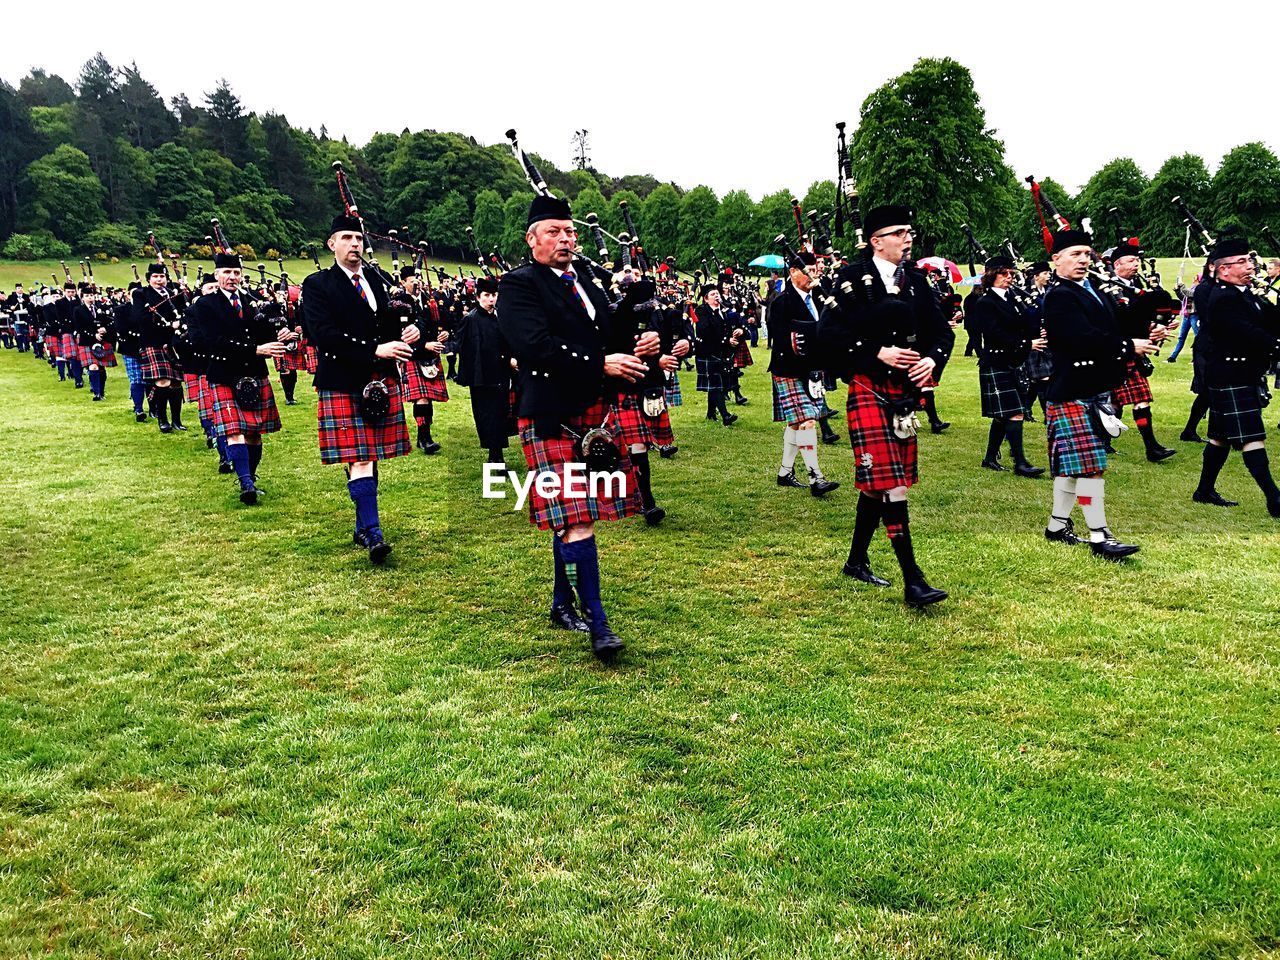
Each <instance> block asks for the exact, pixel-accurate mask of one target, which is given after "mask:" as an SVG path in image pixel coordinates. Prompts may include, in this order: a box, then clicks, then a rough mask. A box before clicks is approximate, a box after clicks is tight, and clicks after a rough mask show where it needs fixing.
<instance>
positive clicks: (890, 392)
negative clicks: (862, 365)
mask: <svg viewBox="0 0 1280 960" xmlns="http://www.w3.org/2000/svg"><path fill="white" fill-rule="evenodd" d="M872 391H874V393H873V392H872ZM876 394H878V395H879V396H881V397H884V398H885V399H887V400H901V399H902V398H904V397H905V396H906V389H905V388H904V387H902V386H900V385H898V384H892V383H886V382H885V381H882V380H872V379H871V378H869V377H865V376H863V375H862V374H858V375H856V376H855V377H854V378H853V381H852V382H851V383H850V384H849V402H848V405H847V407H846V410H847V416H846V422H847V423H848V426H849V441H850V443H851V444H852V445H853V482H854V486H856V487H857V488H858V489H859V490H861V491H862V492H863V493H884V492H885V491H886V490H892V489H893V488H894V487H910V486H912V485H913V484H915V483H916V482H917V481H919V479H920V471H919V466H918V464H917V457H918V452H919V448H918V445H917V443H916V438H915V437H909V438H907V439H906V440H901V439H899V438H898V437H897V436H896V435H895V434H894V432H893V416H892V414H891V413H890V412H889V411H888V410H887V409H885V408H884V407H882V406H881V405H880V402H879V401H878V400H877V399H876V396H875V395H876Z"/></svg>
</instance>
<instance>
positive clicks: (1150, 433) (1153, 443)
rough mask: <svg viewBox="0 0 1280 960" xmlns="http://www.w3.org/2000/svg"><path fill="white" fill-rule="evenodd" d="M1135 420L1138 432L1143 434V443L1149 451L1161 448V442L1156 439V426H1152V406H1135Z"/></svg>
mask: <svg viewBox="0 0 1280 960" xmlns="http://www.w3.org/2000/svg"><path fill="white" fill-rule="evenodd" d="M1133 422H1134V424H1135V425H1136V426H1137V428H1138V432H1139V433H1140V434H1142V443H1143V444H1144V445H1145V446H1146V448H1147V450H1148V451H1151V450H1159V449H1160V444H1159V442H1158V441H1157V440H1156V431H1155V428H1154V427H1152V426H1151V408H1150V407H1134V408H1133Z"/></svg>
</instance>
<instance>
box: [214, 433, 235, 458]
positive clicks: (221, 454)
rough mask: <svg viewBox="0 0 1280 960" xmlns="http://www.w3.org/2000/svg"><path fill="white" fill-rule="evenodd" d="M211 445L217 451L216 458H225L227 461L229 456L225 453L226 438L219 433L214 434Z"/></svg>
mask: <svg viewBox="0 0 1280 960" xmlns="http://www.w3.org/2000/svg"><path fill="white" fill-rule="evenodd" d="M213 445H214V447H215V448H216V449H217V451H218V459H219V460H226V461H227V462H228V463H229V462H230V461H231V457H230V456H228V454H227V438H226V437H224V436H221V435H217V436H214V438H213Z"/></svg>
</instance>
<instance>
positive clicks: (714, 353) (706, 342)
mask: <svg viewBox="0 0 1280 960" xmlns="http://www.w3.org/2000/svg"><path fill="white" fill-rule="evenodd" d="M695 316H696V317H697V322H696V324H695V326H694V335H695V337H696V338H697V350H696V353H697V368H698V390H699V391H700V392H702V393H705V394H706V395H707V419H708V420H715V419H717V418H719V419H720V421H721V422H722V423H723V424H724V425H725V426H726V427H730V426H733V424H734V423H736V422H737V420H738V415H737V414H736V413H730V412H729V407H728V406H727V405H726V403H725V390H726V389H727V388H728V387H729V386H731V385H732V384H733V382H734V380H733V376H734V374H733V373H732V371H733V353H734V351H735V350H736V349H737V346H738V344H739V343H740V342H741V341H742V337H743V335H744V334H745V332H746V331H744V330H743V329H742V328H741V327H735V326H733V325H732V324H731V323H730V320H729V317H728V316H727V315H726V314H725V312H724V309H723V307H722V305H721V301H720V288H719V287H718V286H717V285H716V284H714V283H706V284H703V286H702V303H701V304H699V305H698V308H697V310H696V311H695Z"/></svg>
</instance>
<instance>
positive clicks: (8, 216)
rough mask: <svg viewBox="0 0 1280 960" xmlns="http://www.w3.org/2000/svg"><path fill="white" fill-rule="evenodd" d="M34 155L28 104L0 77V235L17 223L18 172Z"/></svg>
mask: <svg viewBox="0 0 1280 960" xmlns="http://www.w3.org/2000/svg"><path fill="white" fill-rule="evenodd" d="M38 155H39V154H38V153H37V152H36V136H35V131H34V129H33V128H32V126H31V111H30V108H28V106H27V104H26V101H25V100H24V99H23V98H22V97H21V96H20V95H19V93H18V91H16V90H14V89H13V87H11V86H9V85H8V84H7V83H5V82H4V81H2V80H0V237H7V236H8V235H9V234H11V233H12V232H13V231H14V229H15V228H16V227H17V224H18V211H19V207H20V204H21V197H20V195H19V188H20V187H19V185H20V183H21V182H22V173H23V171H24V170H25V169H26V167H27V164H29V163H30V162H31V161H32V160H34V159H35V158H36V157H37V156H38Z"/></svg>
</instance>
